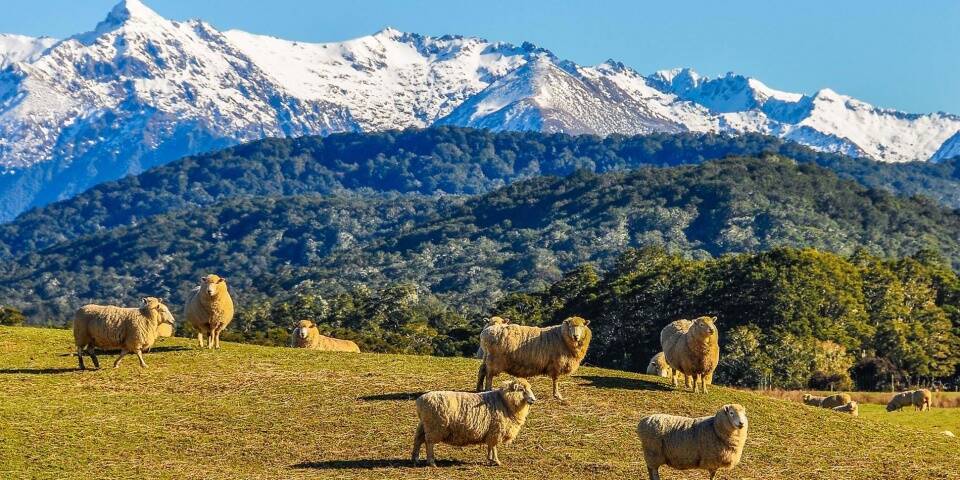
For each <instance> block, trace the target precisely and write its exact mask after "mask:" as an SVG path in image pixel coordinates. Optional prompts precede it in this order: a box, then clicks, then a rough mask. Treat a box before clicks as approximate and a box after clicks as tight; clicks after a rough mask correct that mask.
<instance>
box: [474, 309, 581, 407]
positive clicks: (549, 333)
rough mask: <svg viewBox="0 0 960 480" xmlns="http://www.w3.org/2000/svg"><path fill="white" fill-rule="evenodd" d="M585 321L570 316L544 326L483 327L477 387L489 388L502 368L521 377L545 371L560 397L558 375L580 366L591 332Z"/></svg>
mask: <svg viewBox="0 0 960 480" xmlns="http://www.w3.org/2000/svg"><path fill="white" fill-rule="evenodd" d="M588 325H590V322H589V321H588V320H584V319H582V318H580V317H570V318H568V319H566V320H564V321H563V323H561V324H560V325H555V326H552V327H546V328H540V327H527V326H523V325H513V324H510V325H503V326H499V327H495V328H485V329H483V332H481V333H480V345H481V346H482V348H483V351H484V355H483V363H482V364H481V365H480V371H479V372H477V391H480V390H481V388H483V389H485V390H489V389H490V388H491V387H492V385H493V379H494V377H496V376H497V375H498V374H500V373H502V372H505V373H508V374H510V375H513V376H515V377H523V378H529V377H534V376H538V375H544V376H548V377H550V378H551V379H553V396H554V397H555V398H556V399H557V400H563V397H562V396H561V395H560V388H559V387H558V385H557V378H559V377H560V376H561V375H569V374H571V373H573V372H575V371H576V370H577V368H578V367H580V362H581V361H583V357H584V356H586V355H587V348H588V347H589V346H590V338H591V336H592V333H591V332H590V328H589V327H588Z"/></svg>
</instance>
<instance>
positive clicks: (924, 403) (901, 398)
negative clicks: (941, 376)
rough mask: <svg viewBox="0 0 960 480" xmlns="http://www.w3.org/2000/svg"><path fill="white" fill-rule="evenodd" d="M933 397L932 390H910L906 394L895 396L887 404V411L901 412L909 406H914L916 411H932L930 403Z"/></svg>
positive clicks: (901, 393)
mask: <svg viewBox="0 0 960 480" xmlns="http://www.w3.org/2000/svg"><path fill="white" fill-rule="evenodd" d="M931 399H932V395H931V394H930V390H927V389H926V388H921V389H919V390H908V391H906V392H900V393H898V394H896V395H894V396H893V398H891V399H890V402H889V403H887V411H888V412H892V411H894V410H900V409H901V408H903V407H906V406H907V405H913V409H914V410H920V411H921V412H922V411H924V410H929V409H930V401H931Z"/></svg>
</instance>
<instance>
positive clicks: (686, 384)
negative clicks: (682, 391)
mask: <svg viewBox="0 0 960 480" xmlns="http://www.w3.org/2000/svg"><path fill="white" fill-rule="evenodd" d="M683 388H690V375H687V374H686V373H684V374H683ZM694 389H696V385H694Z"/></svg>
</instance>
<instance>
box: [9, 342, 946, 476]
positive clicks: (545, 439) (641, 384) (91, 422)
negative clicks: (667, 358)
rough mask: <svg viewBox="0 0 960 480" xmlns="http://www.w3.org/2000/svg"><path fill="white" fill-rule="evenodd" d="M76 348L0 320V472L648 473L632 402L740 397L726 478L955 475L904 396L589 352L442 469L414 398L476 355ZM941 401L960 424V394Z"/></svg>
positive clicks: (465, 385) (457, 384)
mask: <svg viewBox="0 0 960 480" xmlns="http://www.w3.org/2000/svg"><path fill="white" fill-rule="evenodd" d="M71 350H72V337H71V334H70V332H68V331H63V330H45V329H32V328H0V399H2V401H0V477H2V478H133V477H136V478H205V479H206V478H209V479H221V478H222V479H228V478H229V479H234V478H245V479H246V478H253V479H257V478H440V477H443V478H476V477H477V476H479V475H483V476H484V477H485V478H520V477H528V476H529V475H531V474H534V475H535V476H536V477H540V478H577V477H576V476H579V477H582V478H603V477H608V478H643V477H642V476H643V475H645V466H644V463H643V460H642V458H641V454H640V444H639V440H637V438H636V434H635V433H634V428H635V426H636V423H637V420H638V419H639V418H640V417H641V416H643V415H646V414H649V413H653V412H668V413H676V414H684V415H705V414H712V413H713V412H714V411H715V410H716V409H717V407H718V406H720V405H721V404H723V403H730V402H739V403H742V404H743V405H744V406H746V408H747V413H748V415H749V417H750V436H749V439H748V441H747V446H746V449H745V452H744V456H743V461H742V463H741V465H740V466H739V467H737V469H736V470H734V472H733V474H732V475H731V474H726V475H725V477H724V478H755V479H756V478H764V479H795V478H805V477H815V478H836V479H841V478H842V479H884V478H890V479H895V478H896V479H899V478H906V477H907V476H909V477H911V478H960V473H958V470H957V468H956V464H955V461H956V453H957V451H958V449H960V443H958V441H960V440H958V439H948V438H943V437H940V436H938V435H936V434H935V433H934V432H932V431H931V430H930V428H932V427H930V426H924V425H922V424H919V423H918V424H917V425H914V424H913V423H912V422H911V421H910V420H909V419H910V418H911V416H913V415H914V414H913V413H912V412H901V413H900V414H898V415H897V422H896V423H894V422H893V421H890V420H888V419H887V418H886V417H884V416H883V415H881V414H880V412H872V410H869V409H868V412H871V413H870V414H867V415H864V417H861V418H852V417H848V416H845V415H839V414H834V413H832V412H828V411H826V410H819V409H813V408H809V407H805V406H803V405H799V404H796V403H791V402H786V401H783V400H777V399H772V398H767V397H762V396H759V395H755V394H752V393H748V392H739V391H734V390H729V389H724V388H715V389H714V390H713V391H711V393H710V394H709V395H694V394H691V393H687V392H678V391H674V390H673V389H672V388H670V387H667V386H666V385H664V384H663V383H661V382H660V381H659V380H658V379H654V378H653V377H649V376H645V375H636V374H631V373H624V372H619V371H612V370H603V369H597V368H583V369H581V370H580V371H579V372H578V374H577V376H575V377H573V378H571V379H567V380H566V381H565V382H564V384H563V385H562V387H563V388H564V389H565V390H564V394H565V395H566V397H567V400H568V404H566V405H562V404H560V403H558V402H556V401H554V400H553V399H552V398H549V393H548V392H549V381H548V380H544V379H537V380H535V381H534V382H533V385H534V389H535V391H536V393H538V394H539V395H540V396H541V397H542V398H543V401H541V402H539V403H538V404H536V405H534V407H533V409H532V413H531V414H530V417H529V419H528V422H527V426H526V427H525V429H524V430H523V431H522V432H521V434H520V437H519V438H518V439H517V441H516V442H514V444H513V445H511V446H508V447H505V448H503V449H502V450H501V454H500V456H501V460H503V461H504V466H503V467H500V468H493V467H487V466H484V465H483V463H482V462H483V458H484V456H483V449H482V447H470V448H464V449H457V448H454V447H449V446H438V448H437V455H438V459H440V460H442V462H441V463H440V465H441V466H440V468H439V469H437V470H432V469H429V468H411V467H410V465H409V460H408V457H409V454H410V447H411V440H412V436H413V431H414V428H415V426H416V419H415V417H416V414H415V411H414V405H413V402H412V399H413V398H415V397H416V396H417V395H418V394H419V393H420V392H423V391H426V390H433V389H469V388H471V387H472V385H473V381H474V378H475V375H476V368H477V361H476V360H471V359H463V358H435V357H425V356H402V355H376V354H361V355H349V354H329V353H320V352H310V351H303V350H293V349H285V348H269V347H257V346H250V345H239V344H225V346H224V349H223V350H222V351H220V352H210V351H205V350H198V349H195V348H194V347H193V346H192V344H190V343H189V342H187V341H186V340H183V339H170V340H167V341H165V342H163V343H161V344H160V345H158V347H157V348H155V352H154V353H152V354H150V355H147V362H148V363H149V364H150V368H149V369H147V370H141V369H140V368H139V367H138V366H137V365H136V359H135V358H128V359H125V360H124V362H125V363H124V364H123V365H121V368H120V369H119V370H113V369H104V370H101V371H98V372H79V371H75V367H76V358H75V357H73V356H72V355H69V352H71ZM101 361H102V363H103V364H105V365H107V366H109V365H110V363H111V362H112V358H111V357H110V356H106V355H105V356H103V357H102V360H101ZM865 413H867V412H865ZM936 413H937V414H938V425H939V423H945V424H947V425H951V424H952V425H953V426H954V427H953V428H952V430H954V431H955V433H958V432H957V431H958V430H960V409H951V410H950V411H942V412H936ZM662 473H663V474H664V476H665V478H676V479H679V478H705V476H704V475H705V474H704V473H702V472H697V473H693V472H691V473H682V472H677V471H671V470H668V469H666V468H665V469H664V470H663V471H662Z"/></svg>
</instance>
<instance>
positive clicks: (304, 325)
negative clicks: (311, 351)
mask: <svg viewBox="0 0 960 480" xmlns="http://www.w3.org/2000/svg"><path fill="white" fill-rule="evenodd" d="M314 327H315V325H314V323H313V322H311V321H310V320H300V321H299V322H298V323H297V328H295V329H293V334H294V335H296V336H298V337H300V338H303V339H306V338H307V336H309V335H310V329H311V328H314Z"/></svg>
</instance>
